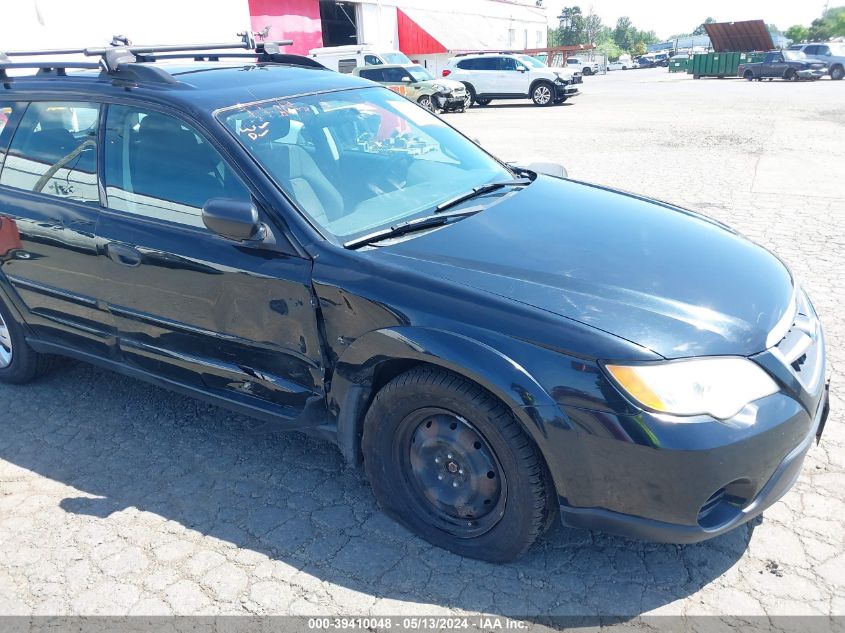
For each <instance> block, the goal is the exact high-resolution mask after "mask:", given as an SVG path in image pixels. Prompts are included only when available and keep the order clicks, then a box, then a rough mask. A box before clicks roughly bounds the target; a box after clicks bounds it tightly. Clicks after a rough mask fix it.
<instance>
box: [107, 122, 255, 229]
mask: <svg viewBox="0 0 845 633" xmlns="http://www.w3.org/2000/svg"><path fill="white" fill-rule="evenodd" d="M245 133H250V134H253V135H254V136H255V137H256V139H258V138H262V136H265V135H266V134H267V130H265V129H262V128H255V129H254V130H251V131H249V132H245ZM105 179H106V182H105V186H106V198H107V206H108V207H109V208H110V209H114V210H115V211H122V212H125V213H131V214H134V215H140V216H144V217H148V218H155V219H159V220H166V221H168V222H174V223H176V224H183V225H189V226H195V227H202V226H203V222H202V206H203V205H204V204H205V203H206V202H207V201H208V200H210V199H211V198H231V199H234V200H249V193H248V192H247V190H246V188H245V187H244V186H243V184H241V182H240V180H238V178H237V177H236V176H235V174H234V173H232V171H231V169H230V168H229V167H228V165H227V164H226V162H225V161H224V160H223V159H222V157H221V156H220V154H219V153H218V152H217V150H215V149H214V148H213V147H212V146H211V145H210V144H209V143H208V141H206V140H205V138H203V137H202V136H201V135H200V134H198V133H197V132H196V131H194V130H193V129H191V128H190V127H189V126H187V125H185V124H184V123H182V122H181V121H179V120H178V119H176V118H174V117H171V116H168V115H165V114H161V113H159V112H153V111H149V110H142V109H138V108H134V107H127V106H109V109H108V115H107V117H106V139H105Z"/></svg>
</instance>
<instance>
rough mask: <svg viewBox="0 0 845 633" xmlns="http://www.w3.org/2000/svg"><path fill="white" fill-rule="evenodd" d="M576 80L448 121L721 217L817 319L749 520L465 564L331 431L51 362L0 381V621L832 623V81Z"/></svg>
mask: <svg viewBox="0 0 845 633" xmlns="http://www.w3.org/2000/svg"><path fill="white" fill-rule="evenodd" d="M582 92H583V94H582V95H581V96H579V97H578V98H577V99H575V100H574V101H573V102H572V103H567V104H565V105H563V106H558V107H550V108H536V107H534V106H532V105H530V103H529V102H527V101H526V102H495V101H494V102H493V104H492V105H491V106H490V107H487V108H478V107H476V108H472V109H471V110H470V111H468V112H466V113H464V114H448V115H445V116H446V120H447V121H449V122H450V123H452V124H454V125H456V126H457V127H458V128H459V129H461V130H462V131H464V132H465V133H466V134H467V135H469V136H471V137H476V138H478V139H479V140H480V141H481V143H482V144H483V145H484V146H485V147H486V148H488V149H489V150H490V151H491V152H493V153H494V154H496V155H498V156H499V157H501V158H503V159H506V160H510V159H532V158H533V159H544V160H553V161H559V162H561V163H563V164H564V165H565V166H566V167H567V168H568V170H569V174H570V176H571V177H573V178H576V179H581V180H585V181H589V182H595V183H600V184H604V185H609V186H612V187H618V188H621V189H626V190H630V191H634V192H637V193H641V194H645V195H649V196H653V197H656V198H660V199H663V200H667V201H669V202H672V203H676V204H680V205H682V206H686V207H690V208H692V209H695V210H698V211H701V212H703V213H705V214H707V215H709V216H712V217H714V218H716V219H718V220H721V221H724V222H726V223H728V224H730V225H732V226H734V227H735V228H737V229H738V230H739V231H741V232H742V233H744V234H745V235H747V236H748V237H750V238H751V239H753V240H755V241H757V242H759V243H761V244H762V245H764V246H766V247H768V248H770V249H772V250H774V252H776V253H777V254H778V255H779V256H780V257H782V258H783V259H784V260H785V261H786V262H787V263H788V264H789V266H790V267H791V268H792V269H793V271H794V272H795V274H796V275H797V277H798V278H799V279H800V281H801V283H803V284H804V286H805V287H806V288H807V290H808V292H809V294H810V296H811V298H812V299H813V301H814V303H815V305H816V308H817V310H818V312H819V313H820V316H821V318H822V322H823V324H824V326H825V329H826V336H827V342H828V352H829V361H830V362H829V370H830V371H832V373H833V380H832V385H831V395H832V400H831V407H832V413H831V416H830V419H829V421H828V424H827V429H826V431H825V435H824V437H823V440H822V442H821V444H820V445H819V446H814V447H813V448H812V449H811V450H810V453H809V455H808V457H807V460H806V462H805V466H804V471H803V474H802V476H801V478H800V480H799V481H798V483H797V484H796V486H795V487H794V488H793V490H792V491H791V492H789V494H787V495H786V497H784V499H783V500H782V501H780V502H779V503H777V504H776V505H775V506H773V507H772V508H771V509H769V510H768V511H767V512H766V513H765V514H764V515H763V517H762V519H758V520H755V521H753V522H752V523H751V524H749V525H746V526H743V527H741V528H739V529H737V530H735V531H733V532H731V533H729V534H727V535H724V536H722V537H719V538H717V539H714V540H712V541H709V542H706V543H702V544H697V545H689V546H674V545H659V544H649V543H642V542H638V541H633V540H626V539H622V538H617V537H613V536H607V535H603V534H599V533H591V532H587V531H577V530H568V529H564V528H562V527H559V526H556V527H554V528H553V529H552V530H551V531H550V532H549V533H548V534H547V535H546V536H544V537H543V538H542V539H541V540H540V541H539V542H538V543H537V544H536V545H535V547H534V548H533V549H532V550H531V551H530V552H529V553H528V555H527V556H526V557H525V558H524V559H522V560H520V561H518V562H517V563H514V564H509V565H490V564H487V563H481V562H478V561H473V560H469V559H463V558H460V557H458V556H455V555H452V554H450V553H447V552H445V551H442V550H439V549H436V548H433V547H432V546H430V545H428V544H427V543H426V542H424V541H422V540H419V539H417V538H415V537H413V536H412V535H410V534H409V533H408V532H406V531H405V530H404V529H402V528H401V527H399V526H397V525H396V524H395V523H393V522H392V521H391V520H389V519H388V518H387V517H385V516H384V515H383V514H382V513H381V512H380V511H379V510H378V508H377V507H376V505H375V503H374V500H373V497H372V494H371V492H370V489H369V486H368V485H367V483H366V481H365V480H364V479H363V478H362V476H361V475H360V474H359V473H357V472H354V471H349V470H345V469H344V465H343V462H342V460H341V457H340V454H339V453H338V451H337V450H336V449H335V448H334V447H333V446H332V445H331V444H329V443H326V442H322V441H319V440H315V439H310V438H307V437H304V436H302V435H299V434H296V433H291V434H287V435H279V436H267V435H256V434H253V433H250V432H249V427H250V421H248V420H246V419H244V418H240V417H237V416H233V415H232V414H230V413H228V412H227V411H224V410H222V409H217V408H215V407H212V406H209V405H206V404H203V403H199V402H196V401H193V400H190V399H188V398H184V397H181V396H177V395H173V394H171V393H168V392H166V391H163V390H161V389H158V388H155V387H152V386H148V385H146V384H144V383H140V382H137V381H134V380H131V379H127V378H123V377H120V376H117V375H113V374H111V373H108V372H105V371H101V370H99V369H94V368H92V367H89V366H86V365H83V364H78V363H71V362H67V363H65V364H63V365H62V366H61V367H60V368H59V369H58V370H57V371H55V372H54V373H52V374H51V375H49V376H48V377H46V378H44V379H42V380H41V381H39V382H37V383H35V384H32V385H29V386H26V387H13V386H7V385H2V386H0V614H112V615H118V614H171V613H175V614H305V615H321V614H338V613H341V614H344V615H356V614H357V615H365V614H374V615H378V614H384V615H404V614H410V615H421V614H460V613H478V612H483V613H489V614H495V615H509V616H538V615H541V616H555V615H598V614H603V615H620V616H634V615H638V614H644V613H665V614H685V615H695V614H734V615H737V614H741V615H763V614H768V615H775V614H842V615H845V526H844V524H843V520H842V517H843V516H845V451H844V450H843V446H845V429H843V424H842V422H843V409H845V402H843V398H842V396H841V394H842V393H843V388H845V383H843V380H842V378H841V375H842V373H843V371H845V313H843V309H842V306H843V303H845V143H843V142H842V139H843V138H845V81H842V82H832V81H829V80H823V81H819V82H816V83H798V84H787V83H784V82H771V83H747V82H744V81H738V80H724V81H719V80H700V81H694V80H692V79H691V78H690V77H688V76H686V75H670V74H668V73H667V72H666V71H665V70H664V69H655V70H642V71H627V72H622V71H617V72H615V73H612V74H610V75H607V76H597V77H588V78H587V79H586V81H585V83H584V85H583V90H582ZM560 204H561V205H566V200H561V201H560ZM561 247H562V248H565V245H561Z"/></svg>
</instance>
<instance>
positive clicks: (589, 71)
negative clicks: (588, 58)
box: [584, 66, 593, 77]
mask: <svg viewBox="0 0 845 633" xmlns="http://www.w3.org/2000/svg"><path fill="white" fill-rule="evenodd" d="M592 74H593V69H592V68H590V67H589V66H584V76H585V77H589V76H590V75H592Z"/></svg>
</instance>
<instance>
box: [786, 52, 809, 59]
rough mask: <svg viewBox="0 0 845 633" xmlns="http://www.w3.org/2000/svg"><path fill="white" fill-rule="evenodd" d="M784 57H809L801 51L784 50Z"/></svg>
mask: <svg viewBox="0 0 845 633" xmlns="http://www.w3.org/2000/svg"><path fill="white" fill-rule="evenodd" d="M783 58H784V59H791V60H797V59H807V56H806V55H805V54H804V53H803V52H801V51H783Z"/></svg>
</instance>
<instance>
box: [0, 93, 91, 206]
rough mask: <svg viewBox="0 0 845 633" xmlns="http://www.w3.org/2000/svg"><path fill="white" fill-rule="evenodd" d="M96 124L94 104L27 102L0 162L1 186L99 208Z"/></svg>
mask: <svg viewBox="0 0 845 633" xmlns="http://www.w3.org/2000/svg"><path fill="white" fill-rule="evenodd" d="M9 113H10V114H11V111H10V112H9ZM5 116H6V117H8V115H5ZM98 120H99V106H98V105H97V104H95V103H68V102H36V103H31V104H30V105H29V107H27V109H26V112H25V113H24V115H23V118H22V119H21V122H20V124H19V125H18V128H17V130H16V131H15V136H14V138H13V139H12V143H11V145H10V146H9V152H8V156H6V159H5V160H4V161H3V171H2V173H0V184H2V185H7V186H9V187H16V188H18V189H24V190H26V191H34V192H35V193H43V194H47V195H51V196H56V197H59V198H64V199H67V200H75V201H78V202H86V203H93V204H99V202H100V198H99V193H98V190H97V121H98Z"/></svg>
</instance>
